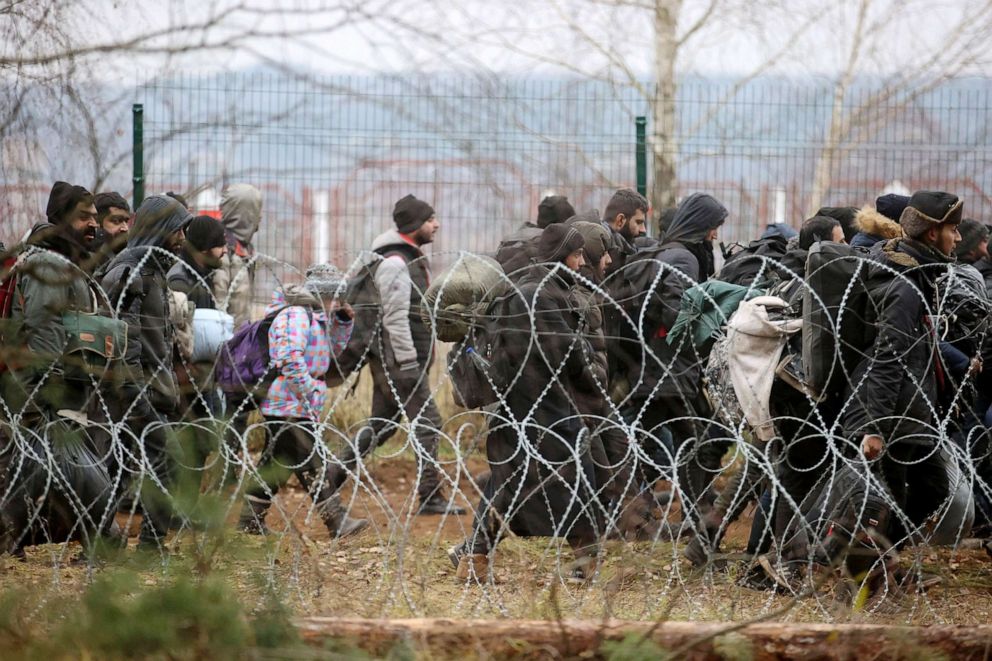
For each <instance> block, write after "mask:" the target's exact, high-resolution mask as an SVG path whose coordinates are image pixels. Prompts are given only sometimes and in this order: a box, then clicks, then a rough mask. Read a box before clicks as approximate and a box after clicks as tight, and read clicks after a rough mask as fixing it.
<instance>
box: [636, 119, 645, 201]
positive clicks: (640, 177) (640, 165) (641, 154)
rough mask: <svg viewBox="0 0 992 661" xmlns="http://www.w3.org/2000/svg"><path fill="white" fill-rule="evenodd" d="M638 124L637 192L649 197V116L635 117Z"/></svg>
mask: <svg viewBox="0 0 992 661" xmlns="http://www.w3.org/2000/svg"><path fill="white" fill-rule="evenodd" d="M634 124H635V125H636V126H637V192H638V193H640V194H641V195H643V196H645V197H647V195H648V139H647V132H648V131H647V129H648V118H647V117H644V116H643V115H642V116H638V117H635V118H634Z"/></svg>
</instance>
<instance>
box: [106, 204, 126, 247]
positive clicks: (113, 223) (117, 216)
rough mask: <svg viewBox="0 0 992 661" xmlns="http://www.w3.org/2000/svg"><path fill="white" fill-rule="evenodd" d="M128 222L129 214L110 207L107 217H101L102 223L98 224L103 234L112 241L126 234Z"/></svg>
mask: <svg viewBox="0 0 992 661" xmlns="http://www.w3.org/2000/svg"><path fill="white" fill-rule="evenodd" d="M129 220H131V214H129V213H128V212H127V211H124V209H118V208H117V207H110V209H109V210H108V211H107V215H106V216H104V217H103V222H101V223H100V226H101V227H102V228H103V232H104V234H106V235H107V238H108V239H111V240H112V239H115V238H117V237H118V236H120V235H123V234H126V233H127V223H128V221H129Z"/></svg>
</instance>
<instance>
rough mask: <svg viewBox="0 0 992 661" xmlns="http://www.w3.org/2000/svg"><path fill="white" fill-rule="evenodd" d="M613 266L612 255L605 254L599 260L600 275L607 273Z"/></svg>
mask: <svg viewBox="0 0 992 661" xmlns="http://www.w3.org/2000/svg"><path fill="white" fill-rule="evenodd" d="M612 264H613V258H612V257H610V253H608V252H604V253H603V256H602V257H600V258H599V274H600V275H602V274H604V273H606V269H608V268H610V266H611V265H612Z"/></svg>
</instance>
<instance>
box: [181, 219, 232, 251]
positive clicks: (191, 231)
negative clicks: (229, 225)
mask: <svg viewBox="0 0 992 661" xmlns="http://www.w3.org/2000/svg"><path fill="white" fill-rule="evenodd" d="M186 241H187V242H188V243H189V245H191V246H192V247H193V248H194V249H195V250H199V251H201V252H206V251H207V250H210V249H211V248H220V247H221V246H223V245H227V237H226V236H225V235H224V226H223V225H221V224H220V221H219V220H217V219H216V218H211V217H210V216H197V217H196V218H194V219H193V220H191V221H189V225H187V226H186Z"/></svg>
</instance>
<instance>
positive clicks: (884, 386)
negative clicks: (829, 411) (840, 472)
mask: <svg viewBox="0 0 992 661" xmlns="http://www.w3.org/2000/svg"><path fill="white" fill-rule="evenodd" d="M962 206H963V203H962V202H961V201H960V200H959V199H958V198H957V196H956V195H951V194H950V193H945V192H938V191H917V192H916V193H914V194H913V196H912V197H911V198H910V200H909V204H908V206H907V207H906V209H905V210H904V211H903V212H902V215H901V216H900V218H899V224H900V225H901V226H902V230H903V235H904V238H901V239H891V240H889V241H885V242H883V243H879V244H876V245H875V246H874V247H873V248H872V253H871V255H872V257H873V258H874V259H875V260H876V261H878V262H879V263H880V264H881V265H882V266H883V268H875V269H873V270H872V271H871V272H870V274H869V279H868V282H867V285H866V286H867V289H868V296H869V298H870V301H871V304H870V305H868V306H867V308H868V309H867V317H868V318H867V319H866V320H865V328H866V329H869V330H871V331H872V332H873V334H874V337H873V338H871V340H870V342H869V343H868V346H867V348H866V350H865V351H864V352H863V353H862V354H861V355H863V356H864V357H863V358H862V359H861V361H860V362H859V363H858V364H857V366H856V367H855V369H854V370H853V373H852V374H851V376H850V378H849V379H848V380H847V381H848V387H847V392H845V401H846V402H847V403H848V406H847V408H846V409H845V411H844V413H843V415H842V418H841V423H842V426H843V430H844V433H845V435H846V436H847V437H848V438H849V439H851V440H852V441H853V445H854V446H855V447H857V448H859V449H860V451H861V454H862V455H863V457H864V460H865V461H867V462H870V466H871V468H872V470H873V472H874V473H875V475H877V476H878V477H880V478H881V481H882V482H883V483H884V486H885V488H887V490H888V492H889V494H891V502H892V503H893V504H894V506H895V507H896V508H898V511H899V512H901V514H900V515H899V516H896V515H894V514H893V513H889V512H887V511H882V512H873V513H872V516H873V517H874V518H875V521H874V522H873V523H872V524H871V525H873V526H874V527H875V528H876V529H877V530H878V531H879V532H880V533H882V534H883V535H885V537H886V538H888V539H893V540H902V539H906V535H907V534H908V533H911V532H912V531H913V529H915V528H918V527H922V526H923V525H924V522H925V521H926V520H927V519H928V518H929V517H930V516H932V515H933V514H934V513H935V511H936V510H937V509H938V507H940V506H942V505H943V504H944V502H945V500H946V499H947V496H948V492H949V485H948V481H947V473H946V471H945V470H944V469H943V467H942V466H941V463H940V462H941V459H940V456H941V455H940V452H939V449H940V448H939V445H940V443H942V442H943V439H942V436H943V434H941V433H939V431H938V430H939V429H940V426H941V425H940V423H939V421H938V419H937V416H940V415H943V414H942V413H941V411H942V409H943V406H942V404H943V403H946V402H949V401H951V399H952V392H950V390H951V388H952V387H953V386H952V384H951V383H950V381H949V379H948V377H947V375H946V374H945V370H944V367H943V365H942V362H941V361H940V359H939V352H938V350H937V342H938V338H937V337H936V329H935V328H934V326H933V321H932V318H933V317H932V315H934V314H936V310H937V309H938V308H937V304H938V301H937V295H936V290H935V282H936V279H937V278H938V277H939V276H940V275H942V274H944V273H946V272H947V270H948V268H949V266H948V265H949V264H950V263H951V262H953V260H954V257H953V255H954V249H955V247H956V246H957V244H958V243H959V242H960V240H961V235H960V234H959V233H958V225H959V224H960V222H961V215H962ZM910 485H912V486H910ZM867 488H868V487H867V486H862V487H861V489H860V490H861V491H864V490H866V489H867ZM864 498H865V493H857V494H856V493H853V492H852V493H851V494H850V495H849V496H848V500H846V501H845V503H846V510H845V511H846V512H856V513H857V514H856V515H855V516H854V517H853V519H852V520H850V521H845V522H844V523H843V524H841V523H838V524H837V525H836V526H831V528H830V532H828V534H827V536H826V538H825V540H824V546H825V549H826V552H825V555H826V558H823V559H825V560H830V559H833V558H834V557H836V555H837V554H838V553H840V552H841V551H842V550H843V549H844V548H845V547H846V546H847V545H848V544H850V543H851V537H850V534H851V533H850V532H849V531H851V530H852V527H853V526H852V525H851V524H852V523H857V521H858V520H860V518H861V513H862V511H863V510H864V508H865V500H864Z"/></svg>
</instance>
